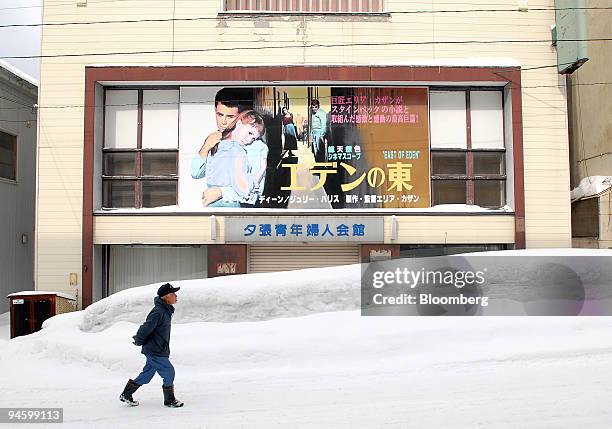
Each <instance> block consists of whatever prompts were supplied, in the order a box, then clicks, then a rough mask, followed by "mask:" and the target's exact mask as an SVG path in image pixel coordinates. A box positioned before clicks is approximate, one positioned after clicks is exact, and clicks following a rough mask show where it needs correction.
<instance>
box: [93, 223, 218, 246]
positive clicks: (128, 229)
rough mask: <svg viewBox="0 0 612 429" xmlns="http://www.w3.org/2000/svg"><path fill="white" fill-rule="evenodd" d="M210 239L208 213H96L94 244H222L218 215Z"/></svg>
mask: <svg viewBox="0 0 612 429" xmlns="http://www.w3.org/2000/svg"><path fill="white" fill-rule="evenodd" d="M216 221H217V240H215V241H212V240H211V239H210V237H211V235H210V234H211V220H210V216H96V217H95V218H94V244H130V243H131V244H135V243H138V244H222V243H223V242H224V235H223V226H224V221H223V219H222V218H219V217H217V218H216Z"/></svg>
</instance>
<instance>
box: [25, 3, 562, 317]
mask: <svg viewBox="0 0 612 429" xmlns="http://www.w3.org/2000/svg"><path fill="white" fill-rule="evenodd" d="M144 3H146V2H142V1H140V2H129V1H128V2H121V3H113V4H111V3H107V2H95V1H92V0H90V1H85V0H80V1H78V2H76V3H75V4H74V5H71V4H66V3H65V2H63V1H60V0H45V2H44V5H45V7H44V23H45V24H48V25H46V26H45V27H44V29H43V40H42V42H43V43H42V49H43V51H42V54H43V59H42V64H41V99H40V104H41V113H40V122H39V126H40V135H41V137H40V166H39V174H40V183H41V184H44V185H41V186H39V199H38V209H37V227H38V228H37V231H38V232H37V271H36V282H37V288H38V289H41V290H59V291H66V292H70V293H74V292H75V291H76V292H77V293H78V296H79V303H80V305H81V306H83V307H85V306H87V305H88V304H90V303H91V302H93V301H95V300H98V299H100V298H102V297H104V296H106V295H108V294H111V293H114V292H116V291H119V290H122V289H125V288H128V287H134V286H138V285H142V284H147V283H151V282H156V281H162V280H172V279H188V278H201V277H206V276H217V275H228V274H239V273H247V272H264V271H275V270H284V269H296V268H303V267H312V266H327V265H338V264H347V263H358V262H360V261H367V260H372V259H377V258H387V257H397V256H419V255H434V254H445V253H453V252H460V251H470V250H487V249H491V250H493V249H506V248H525V247H528V248H538V247H568V246H570V244H571V230H570V204H569V167H568V147H567V138H568V135H567V114H566V107H567V104H566V94H565V86H564V85H559V76H558V74H557V70H556V55H555V52H554V49H553V48H552V47H551V42H550V40H551V35H550V26H551V25H552V24H554V20H555V15H554V5H553V2H552V1H550V2H549V3H550V8H551V10H543V9H546V8H537V9H536V10H529V9H528V8H527V7H526V6H525V5H524V4H523V3H521V4H520V5H519V6H517V3H516V2H515V1H506V2H500V4H499V7H496V8H495V9H494V10H491V7H490V5H488V4H487V3H485V2H483V3H482V7H479V6H478V3H479V2H476V3H470V5H469V6H462V5H457V6H453V8H452V10H450V9H449V8H448V7H447V5H440V6H432V5H428V6H427V8H424V7H420V6H418V5H414V4H412V3H406V2H401V1H392V0H389V1H386V2H378V1H351V2H348V1H333V0H330V1H317V2H314V1H308V2H306V1H290V2H284V1H277V2H274V1H272V2H255V1H248V2H246V1H238V2H219V1H217V0H215V1H213V0H203V1H198V2H193V1H187V0H184V1H183V0H176V1H174V2H173V1H168V2H164V1H151V2H150V4H148V7H143V4H144ZM60 22H64V23H65V22H69V23H70V25H62V26H54V25H50V24H52V23H60ZM86 22H87V23H89V24H87V25H80V24H79V23H86ZM92 22H97V23H96V24H92ZM518 30H520V31H518ZM249 130H250V131H249ZM249 133H250V134H249ZM249 136H250V137H249ZM215 139H216V140H215ZM213 148H214V149H213ZM262 172H263V173H262Z"/></svg>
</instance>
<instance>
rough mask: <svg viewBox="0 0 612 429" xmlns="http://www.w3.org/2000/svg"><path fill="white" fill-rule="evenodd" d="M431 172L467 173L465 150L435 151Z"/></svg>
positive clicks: (437, 173) (432, 155)
mask: <svg viewBox="0 0 612 429" xmlns="http://www.w3.org/2000/svg"><path fill="white" fill-rule="evenodd" d="M431 158H432V165H431V172H432V174H433V175H434V176H437V175H441V174H462V175H465V174H466V168H465V152H458V153H457V152H433V153H432V154H431Z"/></svg>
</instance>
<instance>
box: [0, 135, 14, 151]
mask: <svg viewBox="0 0 612 429" xmlns="http://www.w3.org/2000/svg"><path fill="white" fill-rule="evenodd" d="M16 142H17V137H15V136H13V135H11V134H8V133H4V132H2V131H0V148H1V149H5V150H8V151H10V152H12V151H14V150H15V143H16Z"/></svg>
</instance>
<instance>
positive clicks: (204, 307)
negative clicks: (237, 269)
mask: <svg viewBox="0 0 612 429" xmlns="http://www.w3.org/2000/svg"><path fill="white" fill-rule="evenodd" d="M360 274H361V272H360V266H359V265H347V266H342V267H331V268H313V269H307V270H300V271H287V272H282V273H265V274H246V275H240V276H228V277H216V278H211V279H202V280H185V281H175V282H172V284H173V285H175V286H180V287H181V290H180V292H179V293H178V304H177V305H176V312H175V314H174V317H173V322H174V323H190V322H239V321H257V320H267V319H273V318H279V317H295V316H303V315H306V314H312V313H321V312H329V311H346V310H356V309H359V308H360V302H361V301H360V299H361V296H360V281H361V280H360ZM160 285H161V283H156V284H153V285H148V286H142V287H138V288H133V289H128V290H124V291H122V292H119V293H116V294H113V295H111V296H110V297H108V298H106V299H103V300H101V301H98V302H96V303H94V304H92V305H90V306H89V307H87V309H86V310H85V311H84V315H83V322H82V323H81V329H82V330H83V331H87V332H98V331H101V330H104V329H106V328H108V327H109V326H111V325H113V324H114V323H117V322H120V321H127V322H132V323H142V321H143V320H144V319H145V317H146V315H147V313H148V312H149V311H150V310H151V307H152V305H153V299H154V297H155V296H156V293H157V289H158V288H159V286H160Z"/></svg>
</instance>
